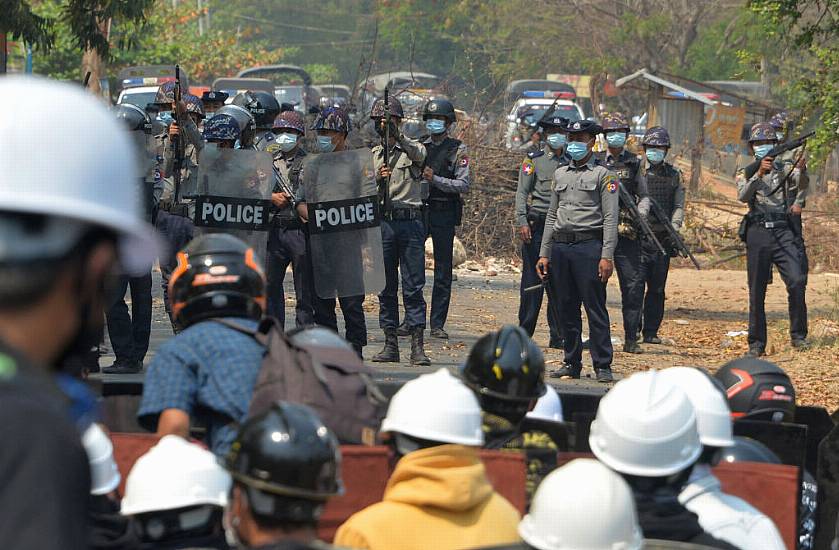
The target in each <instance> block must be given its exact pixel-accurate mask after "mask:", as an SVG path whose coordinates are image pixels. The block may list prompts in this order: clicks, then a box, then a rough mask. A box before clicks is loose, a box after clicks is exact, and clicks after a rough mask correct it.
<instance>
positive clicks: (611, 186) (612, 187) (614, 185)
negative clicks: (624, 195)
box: [606, 172, 620, 193]
mask: <svg viewBox="0 0 839 550" xmlns="http://www.w3.org/2000/svg"><path fill="white" fill-rule="evenodd" d="M619 182H620V180H619V179H618V177H617V176H616V175H615V174H613V173H611V172H610V173H609V174H608V175H607V176H606V189H608V190H609V193H616V192H617V191H618V185H619Z"/></svg>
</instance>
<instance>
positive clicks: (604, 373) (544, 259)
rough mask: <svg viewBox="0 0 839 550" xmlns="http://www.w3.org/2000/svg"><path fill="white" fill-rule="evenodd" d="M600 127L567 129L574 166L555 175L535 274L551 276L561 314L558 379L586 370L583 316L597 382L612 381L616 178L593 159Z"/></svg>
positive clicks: (573, 125) (588, 124)
mask: <svg viewBox="0 0 839 550" xmlns="http://www.w3.org/2000/svg"><path fill="white" fill-rule="evenodd" d="M600 131H601V128H600V126H598V125H597V124H595V123H594V122H591V121H588V120H578V121H574V122H572V123H569V124H568V126H567V132H568V145H567V146H566V150H567V151H568V155H569V156H570V157H571V161H572V162H571V163H570V164H568V165H567V166H561V167H560V168H558V169H557V170H556V172H555V173H554V187H553V193H552V194H551V206H550V208H549V209H548V215H547V219H546V221H545V234H544V236H543V237H542V248H541V251H540V258H539V262H538V263H537V270H538V273H539V275H540V277H542V278H543V279H544V278H545V277H551V284H552V285H553V286H554V288H556V289H557V290H556V293H557V297H558V298H559V302H560V308H561V310H562V324H563V327H564V330H563V333H564V336H565V366H564V367H562V368H561V369H560V370H558V371H556V372H554V373H553V374H552V375H551V376H552V377H555V378H579V377H580V371H582V368H583V363H582V354H583V341H582V336H581V335H582V317H581V312H580V307H581V306H583V305H584V306H585V308H586V315H587V316H588V324H589V335H590V340H589V342H590V346H591V358H592V362H593V364H594V371H595V373H596V375H597V380H598V381H599V382H611V381H612V379H613V378H612V369H611V365H612V340H611V333H610V327H609V312H608V311H607V309H606V283H607V282H608V281H609V277H611V276H612V271H613V270H614V254H615V246H616V245H617V241H618V185H619V184H620V182H619V180H618V177H617V176H616V175H615V173H614V172H612V171H610V170H609V169H608V168H606V167H605V166H601V165H599V164H598V163H597V162H596V160H595V159H594V154H593V152H592V147H593V146H594V139H595V137H596V136H597V134H599V133H600Z"/></svg>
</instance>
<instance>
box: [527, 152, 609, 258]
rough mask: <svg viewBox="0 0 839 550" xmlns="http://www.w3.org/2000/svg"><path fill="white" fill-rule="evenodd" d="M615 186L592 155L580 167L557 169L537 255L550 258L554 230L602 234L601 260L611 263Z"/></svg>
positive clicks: (607, 172)
mask: <svg viewBox="0 0 839 550" xmlns="http://www.w3.org/2000/svg"><path fill="white" fill-rule="evenodd" d="M618 185H619V181H618V177H617V176H616V175H615V173H614V172H612V171H611V170H609V169H608V168H606V167H605V166H602V165H599V164H597V162H596V160H595V158H594V156H593V155H592V156H591V158H589V160H588V162H587V163H585V164H582V165H580V166H575V165H574V164H573V163H572V164H568V165H567V166H561V167H559V168H557V170H556V172H554V187H553V193H552V196H551V205H550V208H549V209H548V216H547V220H546V221H545V234H544V235H543V237H542V248H541V250H540V253H539V254H540V255H541V256H543V257H548V258H549V257H550V256H551V246H552V238H553V234H554V232H555V231H560V232H563V233H573V232H577V231H602V232H603V236H602V239H603V248H602V250H601V252H600V257H601V258H604V259H607V260H611V259H612V258H613V257H614V254H615V246H616V245H617V242H618Z"/></svg>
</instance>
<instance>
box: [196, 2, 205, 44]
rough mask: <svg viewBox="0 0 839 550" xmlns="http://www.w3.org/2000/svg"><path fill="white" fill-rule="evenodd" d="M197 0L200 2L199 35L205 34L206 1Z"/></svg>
mask: <svg viewBox="0 0 839 550" xmlns="http://www.w3.org/2000/svg"><path fill="white" fill-rule="evenodd" d="M195 1H196V3H197V4H198V36H204V2H202V1H201V0H195Z"/></svg>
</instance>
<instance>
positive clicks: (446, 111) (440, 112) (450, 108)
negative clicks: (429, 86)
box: [422, 98, 457, 124]
mask: <svg viewBox="0 0 839 550" xmlns="http://www.w3.org/2000/svg"><path fill="white" fill-rule="evenodd" d="M429 116H444V117H446V120H447V121H448V122H449V123H450V124H451V123H452V122H454V121H455V120H457V115H455V112H454V105H452V102H451V101H449V100H448V99H442V98H441V99H432V100H430V101H428V102H426V104H425V106H424V107H423V109H422V119H423V120H428V117H429Z"/></svg>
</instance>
